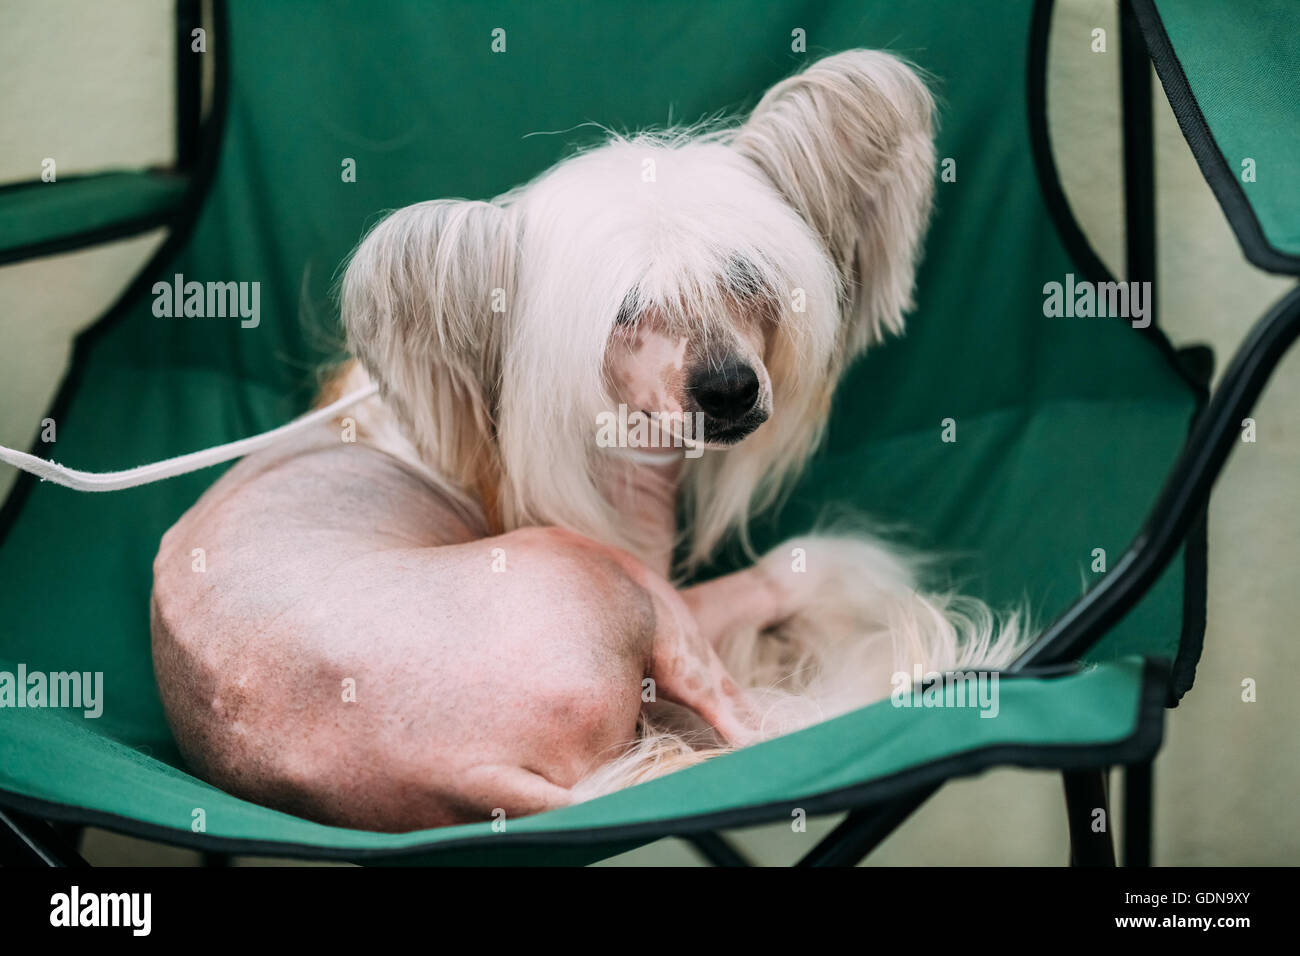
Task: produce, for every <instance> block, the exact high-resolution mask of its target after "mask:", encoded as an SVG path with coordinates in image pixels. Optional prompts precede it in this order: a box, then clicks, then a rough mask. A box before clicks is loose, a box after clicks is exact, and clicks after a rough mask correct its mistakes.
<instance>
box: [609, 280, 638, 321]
mask: <svg viewBox="0 0 1300 956" xmlns="http://www.w3.org/2000/svg"><path fill="white" fill-rule="evenodd" d="M639 311H640V305H639V304H638V302H637V294H636V289H633V290H632V291H631V292H629V293H628V294H627V295H625V296H624V297H623V304H622V305H621V306H619V309H618V315H617V316H615V317H614V324H615V325H634V324H635V323H636V317H637V313H638V312H639Z"/></svg>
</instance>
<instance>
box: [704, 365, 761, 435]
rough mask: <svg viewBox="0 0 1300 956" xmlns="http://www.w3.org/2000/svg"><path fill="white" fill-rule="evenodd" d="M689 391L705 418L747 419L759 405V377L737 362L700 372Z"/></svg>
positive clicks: (746, 366) (707, 367)
mask: <svg viewBox="0 0 1300 956" xmlns="http://www.w3.org/2000/svg"><path fill="white" fill-rule="evenodd" d="M688 387H689V388H690V391H691V394H692V395H693V396H695V401H696V403H697V404H698V405H699V406H700V410H701V411H703V412H704V414H706V415H709V416H711V417H713V418H719V419H724V420H726V421H736V420H737V419H740V418H743V417H744V416H745V415H746V414H747V413H748V412H749V410H750V409H752V408H753V407H754V403H755V402H756V401H758V375H757V374H755V372H754V370H753V369H752V368H750V367H749V366H748V365H746V364H745V363H744V362H740V361H737V360H735V359H727V360H726V361H724V362H723V363H722V364H721V365H713V364H711V363H710V364H706V365H704V366H703V367H701V368H698V369H696V370H695V371H694V372H692V373H691V377H690V380H689V382H688Z"/></svg>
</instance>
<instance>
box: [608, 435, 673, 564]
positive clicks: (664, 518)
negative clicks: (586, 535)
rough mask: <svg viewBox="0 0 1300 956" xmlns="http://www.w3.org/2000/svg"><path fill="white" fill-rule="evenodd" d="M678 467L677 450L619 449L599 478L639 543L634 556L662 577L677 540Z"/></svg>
mask: <svg viewBox="0 0 1300 956" xmlns="http://www.w3.org/2000/svg"><path fill="white" fill-rule="evenodd" d="M682 467H683V458H682V452H681V449H673V448H665V449H654V450H651V449H630V448H629V449H622V450H620V451H619V452H618V453H616V454H615V455H614V456H613V457H612V458H611V461H610V466H609V468H608V469H607V471H606V474H605V478H604V481H603V488H602V491H603V492H604V495H605V499H606V500H607V501H608V502H609V503H610V504H611V505H612V506H613V507H614V510H615V511H616V512H617V513H618V515H619V518H620V520H622V521H625V522H627V525H626V527H627V528H628V530H630V531H631V532H632V537H634V538H635V539H636V540H637V541H639V542H643V544H642V546H641V549H640V550H639V551H638V553H637V557H638V558H640V559H641V560H642V561H643V562H644V563H645V564H646V565H647V566H648V567H650V568H651V569H653V570H654V571H656V572H658V573H659V574H661V575H663V576H664V577H667V576H668V574H669V572H670V570H671V567H672V559H673V545H674V544H675V542H676V539H677V488H678V485H679V483H680V481H681V475H682Z"/></svg>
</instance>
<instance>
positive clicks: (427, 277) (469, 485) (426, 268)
mask: <svg viewBox="0 0 1300 956" xmlns="http://www.w3.org/2000/svg"><path fill="white" fill-rule="evenodd" d="M516 235H517V224H516V222H515V216H514V214H513V213H512V212H511V211H510V210H509V209H506V208H502V207H501V206H498V205H495V204H492V203H485V202H468V201H463V200H435V201H432V202H422V203H416V204H415V205H413V206H407V207H405V208H403V209H399V210H397V211H396V212H394V213H392V214H391V215H389V216H388V218H386V219H384V220H383V221H382V222H380V223H379V225H377V226H376V227H375V228H374V229H372V230H371V231H370V233H369V234H368V235H367V236H366V238H365V239H364V240H362V242H361V244H360V245H359V246H358V247H357V250H356V252H355V253H353V256H352V259H351V261H350V262H349V263H348V267H347V271H346V273H345V274H344V278H343V287H342V296H341V306H342V316H343V323H344V327H345V329H346V331H347V338H348V346H349V348H350V349H351V350H352V354H353V355H355V356H356V357H357V358H358V359H359V360H360V361H361V363H362V365H363V366H364V367H365V369H366V371H367V372H368V373H369V374H370V376H371V378H372V379H373V380H374V381H375V382H377V383H378V384H379V388H380V395H381V397H382V398H383V399H384V400H385V402H387V404H388V406H389V407H390V408H391V409H392V410H393V412H394V413H395V414H396V416H397V418H398V420H399V421H400V423H401V425H402V427H403V429H404V431H405V433H406V435H407V437H408V438H409V439H410V440H411V442H412V444H414V445H415V448H416V450H417V451H418V453H419V455H420V458H421V460H422V461H423V462H424V463H425V464H427V465H428V466H430V467H431V468H433V469H435V471H436V472H437V473H438V474H440V475H441V476H443V477H445V478H447V479H449V480H451V481H452V482H454V483H455V484H456V485H457V486H459V488H460V489H461V490H464V491H466V492H470V493H472V494H476V495H477V496H478V497H479V498H480V499H481V500H482V502H483V505H484V508H485V509H486V510H487V512H488V519H489V522H490V523H492V522H493V518H494V511H495V506H496V501H497V499H498V497H499V493H498V488H499V483H500V480H501V477H500V466H499V462H498V460H497V458H498V456H497V452H496V447H495V442H494V441H493V437H492V436H493V433H494V414H495V406H496V395H497V391H498V387H499V378H500V366H501V360H500V355H501V343H502V341H503V339H504V337H505V335H506V331H505V329H504V328H503V325H504V323H505V320H506V316H505V314H504V308H505V305H504V304H505V303H506V302H508V301H509V298H510V295H511V291H512V286H513V284H514V276H515V271H516V270H515V259H516V252H517V241H516Z"/></svg>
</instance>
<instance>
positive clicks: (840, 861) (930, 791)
mask: <svg viewBox="0 0 1300 956" xmlns="http://www.w3.org/2000/svg"><path fill="white" fill-rule="evenodd" d="M940 786H941V784H937V783H936V784H932V785H930V786H926V787H923V788H921V789H920V790H916V791H913V792H912V793H909V794H905V795H904V796H901V797H897V798H895V799H893V800H890V801H889V802H887V803H880V804H875V805H872V806H868V807H861V808H859V809H857V810H854V811H853V812H852V813H850V814H849V815H848V816H847V817H845V818H844V820H843V821H842V822H841V823H840V825H839V826H837V827H836V828H835V829H834V830H832V831H831V832H830V833H828V834H826V836H824V837H823V838H822V841H821V842H820V843H818V844H817V845H816V846H815V847H813V848H812V849H811V850H809V851H808V854H807V856H805V857H804V858H803V859H802V860H800V861H799V863H798V865H799V866H856V865H857V864H858V863H859V862H860V861H861V860H862V859H863V857H865V856H866V855H867V854H868V853H870V852H871V851H872V850H874V849H875V848H876V847H878V846H880V844H881V843H882V842H884V839H885V838H886V837H887V836H889V835H890V834H891V833H893V832H894V831H895V830H896V829H897V828H898V827H899V825H900V824H902V822H903V821H904V820H906V819H907V818H908V817H910V816H911V815H912V814H913V813H914V812H916V810H917V809H918V808H919V807H920V806H921V804H923V803H925V801H927V800H929V799H930V797H932V796H933V795H934V794H935V792H936V791H938V789H939V787H940Z"/></svg>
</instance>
